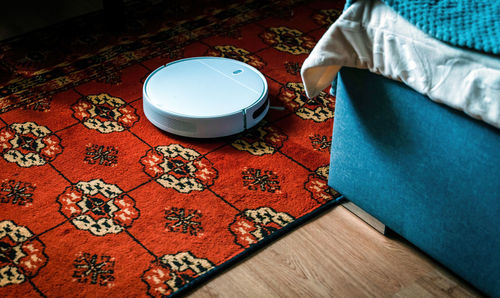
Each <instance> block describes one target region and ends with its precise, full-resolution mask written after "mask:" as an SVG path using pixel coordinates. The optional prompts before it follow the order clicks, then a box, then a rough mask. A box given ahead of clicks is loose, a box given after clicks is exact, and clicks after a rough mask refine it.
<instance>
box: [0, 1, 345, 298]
mask: <svg viewBox="0 0 500 298" xmlns="http://www.w3.org/2000/svg"><path fill="white" fill-rule="evenodd" d="M153 2H154V1H153ZM156 2H158V1H156ZM160 2H161V1H160ZM221 2H223V4H225V5H220V3H221ZM221 2H218V1H213V2H212V1H208V0H207V1H204V2H203V3H209V4H213V5H209V4H205V5H206V7H198V8H197V9H196V10H193V9H192V7H188V6H189V3H187V2H186V4H185V5H183V6H180V7H175V8H172V7H169V6H168V5H166V4H161V3H158V4H155V5H152V4H148V5H145V4H144V2H133V1H132V4H130V5H129V6H126V8H125V9H126V11H125V13H126V16H127V18H126V20H122V21H123V23H121V24H114V25H115V26H109V25H110V24H109V20H108V19H106V15H104V14H103V12H96V13H93V14H89V15H86V16H82V17H78V18H75V19H72V20H69V21H67V22H65V23H62V24H60V25H56V26H54V27H51V28H48V29H46V30H45V29H44V30H39V31H37V32H33V33H29V34H27V35H24V36H21V37H18V38H14V39H11V40H7V41H0V169H1V170H0V296H1V297H39V296H41V297H60V296H66V297H71V296H75V295H81V296H86V297H165V296H169V295H177V294H182V293H184V292H185V290H187V289H190V288H192V287H193V285H196V284H200V282H202V281H208V280H209V278H208V277H210V276H214V275H215V274H216V273H217V272H220V271H221V269H222V268H225V267H227V266H229V264H235V261H237V260H239V259H241V258H242V257H243V256H245V255H247V254H248V253H249V252H250V251H254V250H255V249H256V248H259V247H261V246H262V245H263V244H264V243H267V242H269V241H271V240H272V239H275V238H276V237H277V236H281V235H284V234H285V233H286V232H287V231H290V230H291V228H293V227H296V226H298V225H300V224H301V223H302V222H304V221H305V220H307V219H309V218H311V217H313V216H314V215H316V214H318V213H319V212H321V211H323V210H326V209H327V208H329V207H331V206H334V205H335V203H336V199H337V198H338V197H339V194H338V193H336V192H335V190H333V189H331V188H330V187H329V186H328V184H327V181H328V164H329V159H330V145H331V142H332V137H331V133H332V125H333V118H334V107H335V98H334V97H332V96H330V95H329V94H328V92H326V91H325V92H323V93H322V94H321V95H320V96H318V97H316V98H314V99H308V98H307V97H306V96H305V94H304V90H303V87H302V83H301V78H300V67H301V65H302V62H303V61H304V59H305V58H306V57H307V55H308V53H309V52H310V51H311V50H312V48H313V47H314V45H315V43H316V42H317V40H318V39H319V38H320V37H321V36H322V34H323V33H324V32H325V31H326V29H327V28H328V26H329V25H330V24H331V23H332V22H333V21H334V20H335V19H336V18H337V17H338V15H339V13H340V11H341V10H342V8H343V5H344V3H343V2H342V1H306V0H300V1H292V0H290V1H276V2H273V1H267V2H266V1H257V0H249V1H246V2H241V1H238V2H235V3H234V4H229V5H228V1H221ZM134 3H135V4H134ZM190 3H191V4H192V3H193V2H190ZM116 30H118V31H116ZM69 32H71V34H70V33H69ZM74 32H78V34H74ZM33 44H37V45H39V46H37V47H36V48H33V47H32V45H33ZM196 56H219V57H228V58H232V59H237V60H239V61H243V62H245V63H248V64H250V65H252V66H254V67H255V68H257V69H259V70H260V71H261V72H262V73H263V74H264V75H265V77H266V80H267V82H268V85H269V99H270V102H271V105H272V106H275V107H278V108H277V109H271V110H270V111H269V113H268V114H267V115H266V117H265V119H264V120H263V121H261V123H259V124H258V125H257V126H256V127H254V128H252V129H250V130H248V131H245V132H243V133H241V134H238V135H234V136H229V137H225V138H218V139H209V140H200V139H189V138H183V137H178V136H174V135H171V134H169V133H166V132H163V131H161V130H159V129H158V128H156V127H155V126H153V125H152V124H151V123H150V122H149V121H148V120H147V118H146V117H145V116H144V111H143V107H142V85H143V83H144V80H145V78H146V77H147V76H148V75H149V74H150V73H151V72H152V71H153V70H155V69H156V68H158V67H160V66H162V65H165V64H166V63H169V62H172V61H174V60H177V59H181V58H187V57H196ZM186 92H189V90H186ZM75 293H76V294H75Z"/></svg>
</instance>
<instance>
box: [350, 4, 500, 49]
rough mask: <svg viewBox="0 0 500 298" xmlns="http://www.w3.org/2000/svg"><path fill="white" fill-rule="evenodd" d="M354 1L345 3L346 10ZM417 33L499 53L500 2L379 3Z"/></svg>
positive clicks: (457, 44)
mask: <svg viewBox="0 0 500 298" xmlns="http://www.w3.org/2000/svg"><path fill="white" fill-rule="evenodd" d="M355 1H356V0H348V1H347V2H346V7H349V6H350V5H351V4H352V3H353V2H355ZM382 1H383V2H384V3H386V4H387V5H389V6H390V7H392V9H394V10H395V11H396V12H397V13H398V14H399V15H401V16H402V17H404V18H405V19H406V20H408V21H409V22H410V23H412V24H413V25H415V26H417V27H418V28H419V29H420V30H422V31H424V32H425V33H427V34H429V35H430V36H432V37H434V38H436V39H439V40H441V41H444V42H448V43H450V44H452V45H454V46H460V47H466V48H471V49H475V50H478V51H482V52H485V53H490V54H500V1H487V0H439V1H438V0H411V1H408V0H382Z"/></svg>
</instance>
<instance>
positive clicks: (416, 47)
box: [301, 0, 500, 128]
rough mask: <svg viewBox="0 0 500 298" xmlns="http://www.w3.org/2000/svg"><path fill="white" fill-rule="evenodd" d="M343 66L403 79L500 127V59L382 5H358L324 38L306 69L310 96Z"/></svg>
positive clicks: (362, 1) (304, 75) (304, 76)
mask: <svg viewBox="0 0 500 298" xmlns="http://www.w3.org/2000/svg"><path fill="white" fill-rule="evenodd" d="M342 66H348V67H356V68H363V69H369V70H370V71H372V72H374V73H378V74H381V75H383V76H385V77H388V78H391V79H395V80H399V81H401V82H403V83H405V84H406V85H408V86H410V87H411V88H413V89H415V90H416V91H418V92H420V93H422V94H424V95H427V96H428V97H429V98H430V99H432V100H434V101H436V102H440V103H443V104H446V105H448V106H450V107H453V108H455V109H458V110H462V111H464V112H465V113H466V114H468V115H470V116H472V117H474V118H476V119H481V120H483V121H485V122H487V123H489V124H491V125H493V126H495V127H497V128H500V57H499V56H493V55H487V54H482V53H479V52H475V51H472V50H467V49H462V48H457V47H454V46H451V45H449V44H446V43H444V42H441V41H439V40H437V39H434V38H432V37H430V36H429V35H427V34H425V33H424V32H422V31H420V30H419V29H418V28H417V27H415V26H414V25H412V24H411V23H409V22H408V21H406V20H405V19H403V18H402V17H401V16H399V15H398V14H397V13H396V12H395V11H393V10H392V9H391V8H390V7H388V6H387V5H385V4H384V3H382V2H381V1H378V0H377V1H368V0H359V1H357V2H355V3H354V4H353V5H351V6H350V7H349V8H348V9H346V10H345V11H344V13H343V14H342V15H341V16H340V17H339V19H338V20H337V21H336V22H335V23H334V24H333V25H332V26H331V27H330V28H329V29H328V31H327V32H326V33H325V34H324V35H323V36H322V38H321V39H320V40H319V42H318V44H317V45H316V46H315V48H314V49H313V51H312V52H311V53H310V55H309V57H308V58H307V59H306V60H305V61H304V64H303V65H302V69H301V75H302V80H303V83H304V88H305V91H306V94H307V96H308V97H315V96H317V95H318V94H319V92H321V91H322V90H323V89H325V88H326V87H328V86H329V85H330V84H331V82H332V80H333V79H334V77H335V76H336V74H337V72H338V71H339V70H340V68H341V67H342ZM362 87H363V86H360V88H362Z"/></svg>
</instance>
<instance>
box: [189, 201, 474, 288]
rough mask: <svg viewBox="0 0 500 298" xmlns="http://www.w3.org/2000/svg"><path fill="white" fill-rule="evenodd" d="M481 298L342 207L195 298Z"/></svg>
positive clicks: (219, 278) (412, 249)
mask: <svg viewBox="0 0 500 298" xmlns="http://www.w3.org/2000/svg"><path fill="white" fill-rule="evenodd" d="M389 296H393V297H478V296H480V294H479V293H478V292H477V291H476V290H475V289H473V288H471V286H469V285H468V284H466V283H465V282H464V281H462V280H460V279H459V278H457V277H456V276H454V275H453V274H451V273H450V272H449V271H447V270H446V269H444V268H443V267H441V266H440V265H438V264H436V263H435V262H434V261H432V260H431V259H429V257H427V256H425V255H424V254H423V253H422V252H420V251H419V250H418V249H416V248H415V247H413V246H412V245H410V244H408V243H407V242H406V241H404V240H403V239H400V238H398V237H391V238H389V237H386V236H384V235H382V234H380V233H378V232H377V231H376V230H374V229H373V228H371V227H370V226H369V225H367V224H366V223H365V222H363V221H362V220H361V219H359V218H358V217H356V216H355V215H354V214H352V213H350V212H349V211H347V210H346V209H345V208H343V207H341V206H339V207H336V208H334V209H333V210H330V211H328V212H327V213H325V214H324V215H322V216H321V217H319V218H317V219H315V220H313V221H312V222H310V223H308V224H306V225H304V226H302V227H301V228H299V229H297V230H295V231H293V232H292V233H290V234H288V235H286V236H285V237H283V238H281V239H280V240H278V241H277V242H275V243H273V244H272V245H270V246H268V247H266V248H265V249H263V250H261V251H260V252H259V253H257V254H255V255H253V256H252V257H250V258H248V259H246V260H244V261H243V262H241V263H239V264H237V265H236V266H234V267H233V268H231V269H230V270H227V271H225V272H224V273H223V274H221V275H218V276H217V277H215V278H214V279H212V280H210V281H209V282H208V283H206V284H204V285H203V286H202V287H200V288H198V289H196V290H195V291H194V292H192V293H189V295H188V297H193V298H194V297H389Z"/></svg>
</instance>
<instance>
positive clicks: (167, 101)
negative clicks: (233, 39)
mask: <svg viewBox="0 0 500 298" xmlns="http://www.w3.org/2000/svg"><path fill="white" fill-rule="evenodd" d="M267 93H268V87H267V82H266V79H265V77H264V76H263V75H262V74H261V73H260V72H259V71H258V70H257V69H255V68H254V67H252V66H250V65H248V64H245V63H243V62H240V61H237V60H233V59H227V58H220V57H195V58H187V59H181V60H178V61H174V62H171V63H169V64H167V65H165V66H162V67H160V68H158V69H156V70H155V71H153V72H152V73H151V74H150V75H149V76H148V77H147V79H146V81H145V82H144V87H143V106H144V114H145V115H146V117H147V118H148V120H149V121H151V123H153V124H154V125H155V126H157V127H158V128H160V129H162V130H165V131H167V132H170V133H173V134H176V135H181V136H186V137H194V138H214V137H223V136H228V135H233V134H236V133H239V132H242V131H244V130H246V129H248V128H251V127H253V126H254V125H256V124H257V123H258V122H259V121H260V120H262V118H264V116H265V115H266V114H267V111H268V110H269V100H268V98H267Z"/></svg>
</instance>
